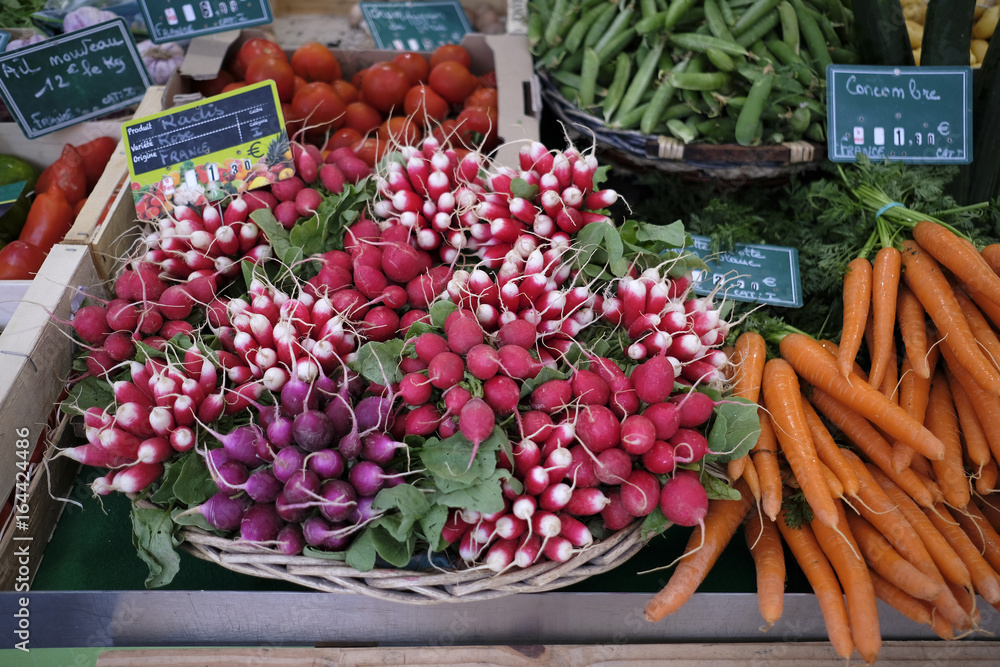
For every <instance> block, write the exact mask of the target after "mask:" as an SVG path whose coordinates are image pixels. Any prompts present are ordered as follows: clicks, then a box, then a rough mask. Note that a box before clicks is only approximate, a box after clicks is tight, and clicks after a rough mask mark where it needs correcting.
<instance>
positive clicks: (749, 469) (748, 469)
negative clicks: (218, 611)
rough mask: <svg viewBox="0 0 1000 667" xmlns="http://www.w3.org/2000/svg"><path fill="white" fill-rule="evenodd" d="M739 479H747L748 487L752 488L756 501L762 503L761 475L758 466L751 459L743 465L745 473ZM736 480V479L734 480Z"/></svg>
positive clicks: (751, 491) (751, 492)
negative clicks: (758, 472)
mask: <svg viewBox="0 0 1000 667" xmlns="http://www.w3.org/2000/svg"><path fill="white" fill-rule="evenodd" d="M739 479H745V480H746V482H747V488H749V489H750V494H751V495H752V496H753V499H754V502H755V503H760V477H759V476H758V474H757V467H756V466H755V465H754V464H753V461H752V460H751V459H749V458H747V459H746V463H745V464H744V465H743V475H741V476H740V478H739ZM735 481H736V480H735V479H734V480H733V482H735Z"/></svg>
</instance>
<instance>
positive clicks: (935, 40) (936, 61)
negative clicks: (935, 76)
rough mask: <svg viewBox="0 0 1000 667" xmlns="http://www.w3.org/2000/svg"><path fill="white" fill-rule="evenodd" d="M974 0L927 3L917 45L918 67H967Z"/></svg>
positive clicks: (946, 0)
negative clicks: (920, 42)
mask: <svg viewBox="0 0 1000 667" xmlns="http://www.w3.org/2000/svg"><path fill="white" fill-rule="evenodd" d="M975 11H976V0H930V2H929V3H928V4H927V18H926V20H925V23H924V39H923V43H922V44H921V46H920V64H921V65H923V66H925V67H929V66H952V65H954V66H965V65H968V64H969V48H968V46H969V42H970V41H971V40H972V21H973V16H974V14H975Z"/></svg>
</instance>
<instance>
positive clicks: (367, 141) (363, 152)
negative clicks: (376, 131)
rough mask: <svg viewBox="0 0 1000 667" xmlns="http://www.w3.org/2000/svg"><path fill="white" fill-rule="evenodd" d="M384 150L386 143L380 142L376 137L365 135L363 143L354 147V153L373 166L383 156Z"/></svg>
mask: <svg viewBox="0 0 1000 667" xmlns="http://www.w3.org/2000/svg"><path fill="white" fill-rule="evenodd" d="M384 151H385V145H384V143H383V142H380V141H379V140H378V139H376V138H375V137H365V138H364V139H362V140H361V143H359V144H358V145H356V146H355V147H354V153H355V154H356V155H357V156H358V157H359V158H361V159H362V160H363V161H364V162H365V164H367V165H368V166H369V167H373V168H374V167H375V164H376V163H377V162H378V161H379V160H380V159H381V158H382V153H383V152H384Z"/></svg>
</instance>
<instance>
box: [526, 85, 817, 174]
mask: <svg viewBox="0 0 1000 667" xmlns="http://www.w3.org/2000/svg"><path fill="white" fill-rule="evenodd" d="M539 78H540V79H541V81H542V86H541V89H542V97H543V98H544V99H545V102H546V103H547V108H549V109H551V110H552V112H553V113H554V114H555V115H556V117H557V118H558V119H559V120H560V121H562V123H563V124H564V125H565V127H566V131H567V132H568V133H569V134H570V135H571V136H572V137H574V138H583V139H585V140H587V141H591V140H593V141H596V142H597V146H598V148H599V149H600V150H602V151H603V152H604V153H605V154H607V156H608V157H609V158H610V159H611V160H613V161H615V162H617V163H620V164H623V165H625V166H629V167H633V168H639V169H642V170H646V169H650V168H652V169H658V170H661V171H666V172H673V173H679V174H684V175H690V176H697V177H699V178H704V179H711V180H722V181H759V180H767V179H775V178H780V177H787V176H788V175H789V174H792V173H795V172H800V171H808V170H811V169H815V168H816V167H818V166H819V164H820V163H821V162H822V161H823V159H824V157H825V156H826V146H824V145H823V144H817V143H813V142H809V141H788V142H785V143H783V144H778V145H771V146H740V145H738V144H705V143H701V144H699V143H692V144H687V145H685V144H684V143H683V142H681V141H679V140H678V139H676V138H674V137H669V136H653V135H649V134H642V133H641V132H637V131H634V130H613V129H611V128H609V127H608V126H607V125H605V124H604V121H603V120H601V119H600V118H598V117H596V116H592V115H590V114H588V113H586V112H584V111H581V110H580V108H579V107H577V106H576V105H575V104H573V103H572V102H570V101H569V100H567V99H566V98H565V97H563V96H562V94H561V93H560V92H559V89H558V87H557V86H556V85H555V84H554V83H553V82H552V81H551V80H549V79H548V78H547V77H546V76H545V75H544V74H540V75H539Z"/></svg>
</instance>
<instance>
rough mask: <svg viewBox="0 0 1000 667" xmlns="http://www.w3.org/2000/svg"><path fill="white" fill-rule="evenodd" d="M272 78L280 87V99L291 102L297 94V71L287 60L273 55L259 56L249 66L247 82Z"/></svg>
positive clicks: (251, 82) (277, 86)
mask: <svg viewBox="0 0 1000 667" xmlns="http://www.w3.org/2000/svg"><path fill="white" fill-rule="evenodd" d="M268 79H271V80H272V81H274V85H275V87H276V88H277V89H278V99H279V100H281V101H282V102H290V101H291V99H292V96H293V95H294V94H295V71H294V70H292V66H291V65H289V64H288V61H287V60H282V59H280V58H275V57H273V56H259V57H257V58H254V59H253V61H251V62H250V64H249V65H248V66H247V74H246V82H247V83H248V84H254V83H260V82H261V81H267V80H268Z"/></svg>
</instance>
